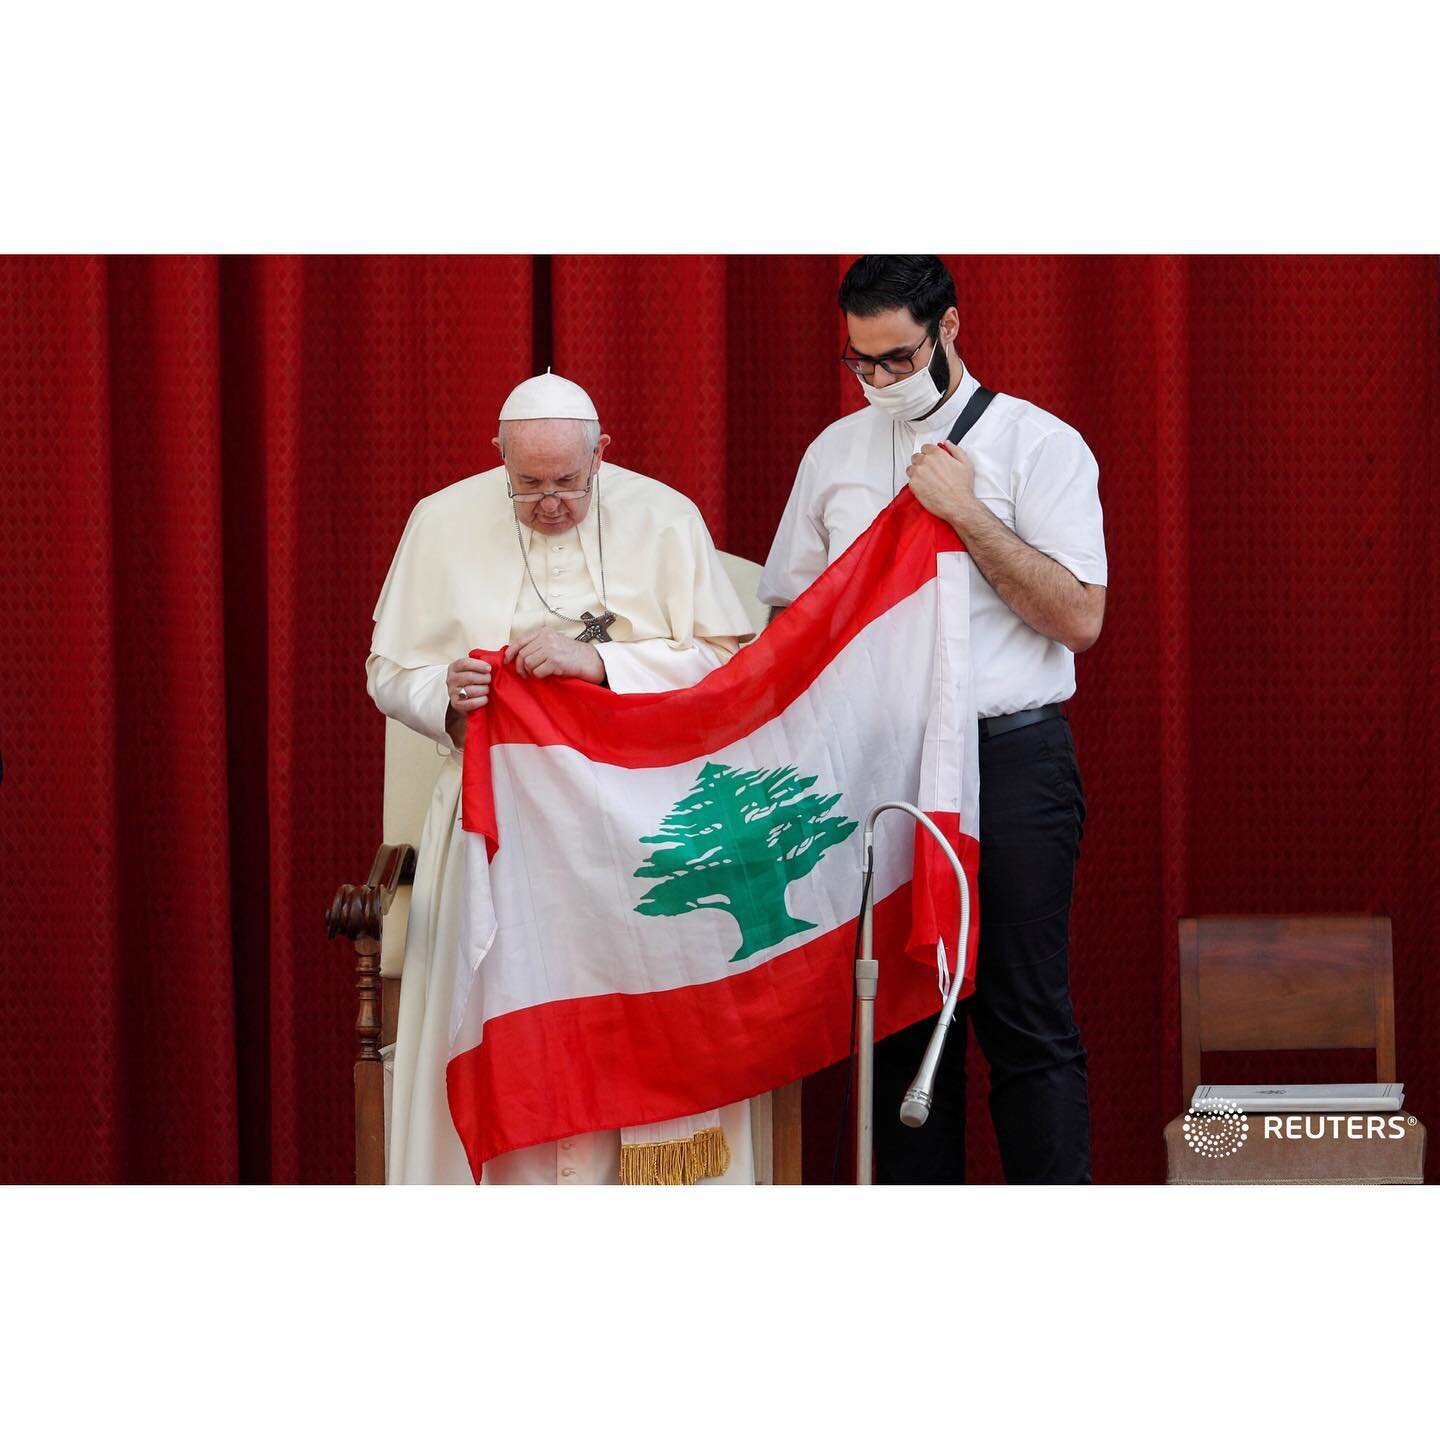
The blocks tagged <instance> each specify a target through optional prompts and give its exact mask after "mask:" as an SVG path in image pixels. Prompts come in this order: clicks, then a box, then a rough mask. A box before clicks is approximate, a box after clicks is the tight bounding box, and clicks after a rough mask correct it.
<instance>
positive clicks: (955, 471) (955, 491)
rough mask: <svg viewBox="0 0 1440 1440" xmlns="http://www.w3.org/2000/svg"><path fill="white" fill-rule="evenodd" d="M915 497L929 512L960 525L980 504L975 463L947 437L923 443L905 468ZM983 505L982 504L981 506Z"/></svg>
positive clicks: (958, 526) (957, 525) (957, 527)
mask: <svg viewBox="0 0 1440 1440" xmlns="http://www.w3.org/2000/svg"><path fill="white" fill-rule="evenodd" d="M905 473H906V475H908V476H909V477H910V488H911V489H912V490H913V491H914V492H915V498H916V499H917V500H918V501H919V502H920V503H921V504H922V505H923V506H924V507H925V508H926V509H927V510H928V511H929V512H930V513H931V514H932V515H938V516H939V517H940V519H942V520H947V521H949V523H950V524H952V525H954V526H955V527H956V529H960V528H962V527H963V525H964V524H965V522H966V520H967V519H968V518H969V517H970V516H971V515H972V514H973V513H974V511H975V507H976V506H977V505H979V504H980V502H979V501H978V500H976V498H975V467H974V466H973V465H972V464H971V463H970V457H969V456H968V455H967V454H966V453H965V452H964V451H963V450H962V449H960V447H959V446H958V445H952V444H951V443H950V442H949V441H948V440H946V441H943V442H942V443H941V444H939V445H922V446H921V447H920V451H919V453H918V454H916V455H913V456H912V457H911V459H910V464H909V467H908V468H907V469H906V471H905ZM982 508H983V507H982Z"/></svg>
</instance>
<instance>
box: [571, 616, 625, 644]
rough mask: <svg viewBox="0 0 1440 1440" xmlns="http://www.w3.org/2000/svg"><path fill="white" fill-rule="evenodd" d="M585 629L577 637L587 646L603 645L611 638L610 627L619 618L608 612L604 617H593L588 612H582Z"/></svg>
mask: <svg viewBox="0 0 1440 1440" xmlns="http://www.w3.org/2000/svg"><path fill="white" fill-rule="evenodd" d="M580 618H581V619H582V620H583V621H584V622H585V628H584V629H583V630H582V631H581V632H580V633H579V634H578V635H577V636H576V637H575V638H576V639H577V640H581V641H584V642H585V643H586V644H595V645H603V644H604V643H605V642H606V641H607V640H608V639H609V638H610V627H611V626H612V625H613V624H614V623H615V621H616V620H617V619H618V618H619V617H618V616H616V615H612V614H611V613H610V611H608V610H606V611H605V612H604V614H602V615H592V614H591V613H590V611H588V610H582V611H581V612H580Z"/></svg>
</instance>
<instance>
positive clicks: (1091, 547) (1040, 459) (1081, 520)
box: [1015, 429, 1109, 585]
mask: <svg viewBox="0 0 1440 1440" xmlns="http://www.w3.org/2000/svg"><path fill="white" fill-rule="evenodd" d="M1020 470H1021V473H1020V483H1019V487H1018V489H1017V491H1016V495H1015V533H1016V534H1017V535H1018V536H1019V537H1020V538H1021V539H1022V540H1023V541H1024V542H1025V543H1026V544H1027V545H1032V546H1034V548H1035V549H1036V550H1039V551H1041V552H1042V553H1043V554H1045V555H1048V556H1049V557H1050V558H1051V559H1052V560H1055V561H1057V562H1058V563H1059V564H1061V565H1063V566H1064V567H1065V568H1066V569H1067V570H1068V571H1069V572H1070V573H1071V574H1072V575H1073V576H1074V577H1075V578H1076V579H1077V580H1079V581H1081V582H1082V583H1084V584H1086V585H1105V584H1108V583H1109V582H1108V579H1107V576H1108V567H1107V564H1106V559H1105V523H1104V516H1103V514H1102V512H1101V509H1100V467H1099V466H1098V465H1097V464H1096V463H1095V457H1094V456H1093V455H1092V454H1091V453H1090V447H1089V446H1088V445H1086V443H1085V442H1084V441H1083V440H1082V439H1081V438H1080V436H1079V435H1078V434H1076V432H1075V431H1074V430H1070V429H1065V430H1057V431H1053V432H1052V433H1051V434H1049V435H1046V436H1045V437H1044V438H1043V439H1042V440H1040V441H1039V442H1038V443H1037V444H1036V445H1035V447H1034V448H1033V449H1032V450H1031V451H1030V453H1029V454H1028V455H1027V456H1026V457H1025V460H1024V462H1023V463H1022V465H1021V467H1020Z"/></svg>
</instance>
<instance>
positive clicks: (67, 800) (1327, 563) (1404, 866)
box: [0, 255, 1440, 1183]
mask: <svg viewBox="0 0 1440 1440" xmlns="http://www.w3.org/2000/svg"><path fill="white" fill-rule="evenodd" d="M848 258H850V257H836V256H743V257H735V256H732V257H721V256H698V255H691V256H555V257H531V256H518V257H515V256H445V257H427V256H402V257H366V256H343V257H319V256H309V257H287V256H266V257H247V256H223V257H214V256H200V257H191V256H163V257H146V256H123V257H111V258H104V257H69V256H67V257H27V256H9V257H3V258H0V756H3V762H4V774H3V781H0V846H3V853H4V854H5V856H6V857H7V861H8V864H7V892H6V895H5V899H4V915H5V919H4V925H3V937H4V947H3V954H0V1024H3V1035H0V1181H4V1182H11V1183H14V1182H27V1181H29V1182H128V1181H136V1182H166V1181H184V1182H234V1181H244V1182H266V1181H274V1182H283V1183H295V1182H342V1181H345V1180H346V1179H348V1178H349V1177H350V1175H351V1173H352V1164H353V1139H352V1135H353V1131H352V1120H351V1108H350V1107H351V1089H350V1064H351V1059H352V1055H353V1047H354V1041H353V1030H352V1024H353V999H352V996H353V977H352V971H351V963H350V957H349V955H348V953H347V952H346V950H345V948H344V947H343V946H342V945H340V944H336V943H332V942H328V941H327V940H326V939H325V935H324V928H323V924H322V921H321V914H322V912H323V909H324V907H325V905H326V904H327V903H328V901H329V898H330V896H331V894H332V893H333V892H334V889H335V887H336V886H337V885H339V884H340V883H342V882H345V881H349V882H356V881H359V880H362V879H363V878H364V876H365V873H366V871H367V870H368V867H369V864H370V860H371V858H372V856H373V853H374V847H375V844H376V843H377V841H378V835H379V813H380V780H381V758H382V745H383V730H384V726H383V721H382V720H381V717H380V716H379V714H378V713H377V712H376V711H375V710H374V708H373V706H372V705H371V704H370V702H369V700H368V698H367V697H366V695H365V690H364V677H363V673H362V666H363V662H364V658H365V654H366V650H367V644H368V639H369V631H370V612H371V608H372V606H373V604H374V600H375V596H376V594H377V593H378V590H379V586H380V582H381V580H382V579H383V577H384V574H385V570H386V567H387V565H388V563H389V559H390V556H391V554H392V553H393V550H394V547H395V544H396V541H397V540H398V538H399V535H400V531H401V529H402V527H403V525H404V521H405V517H406V515H407V514H408V513H409V510H410V508H411V506H412V505H413V504H414V502H415V500H416V499H417V498H418V497H419V496H420V495H422V494H425V493H427V492H428V491H431V490H434V489H437V488H439V487H440V486H442V485H445V484H448V483H450V482H451V481H453V480H456V479H459V478H461V477H462V476H464V475H468V474H472V473H474V472H475V471H477V470H481V469H484V468H487V467H488V466H489V465H490V464H492V463H493V455H494V452H493V450H492V449H491V447H490V443H489V442H490V437H491V436H492V435H493V434H494V428H495V416H496V413H497V411H498V409H499V405H500V402H501V400H502V399H503V397H504V395H505V393H506V392H507V391H508V390H509V388H510V387H511V386H512V385H513V384H514V383H515V382H516V381H517V380H518V379H520V378H522V377H523V376H524V375H526V374H528V373H531V371H532V370H533V369H534V368H537V367H538V368H542V369H543V367H544V364H545V363H546V362H547V361H553V363H554V365H555V368H556V369H557V370H558V371H559V372H560V373H562V374H565V375H568V376H570V378H572V379H574V380H577V381H578V382H579V383H581V384H582V385H584V386H586V388H587V389H589V390H590V392H591V394H592V395H593V396H594V397H595V399H596V401H597V404H598V406H599V409H600V413H601V417H602V421H603V423H604V425H605V428H606V430H607V431H608V432H609V433H610V434H611V435H612V436H613V437H614V443H613V446H612V449H611V450H610V451H609V452H608V458H613V459H614V460H615V461H616V462H617V463H619V464H622V465H625V466H627V467H629V468H632V469H637V470H641V471H644V472H646V473H649V474H651V475H654V476H656V477H657V478H659V479H661V480H664V481H666V482H667V483H668V484H671V485H673V486H675V487H676V488H678V489H680V490H682V491H684V492H685V493H686V494H688V495H690V496H691V497H692V498H693V499H694V500H695V501H696V502H697V504H699V506H700V507H701V509H702V511H703V513H704V514H705V517H706V520H707V522H708V523H709V525H710V527H711V530H712V533H713V534H714V536H715V539H716V542H717V543H718V544H720V545H721V546H722V547H724V548H726V549H729V550H732V551H735V552H737V553H739V554H742V555H746V556H749V557H750V558H752V559H756V560H763V558H764V555H765V551H766V549H767V547H768V544H769V541H770V537H771V535H772V534H773V533H774V528H775V524H776V522H777V521H778V519H779V515H780V511H781V508H782V507H783V505H784V501H785V497H786V494H787V492H788V489H789V486H790V483H791V481H792V480H793V478H794V474H795V469H796V467H797V466H798V464H799V461H800V457H801V455H802V454H803V452H804V449H805V446H806V445H807V444H808V443H809V441H810V440H811V439H812V438H813V437H814V435H816V434H817V433H818V432H819V431H820V430H821V429H822V428H823V427H824V426H825V425H826V424H828V423H829V422H830V421H831V420H833V419H835V418H837V417H838V416H839V415H841V414H842V413H845V412H847V411H848V410H850V409H853V408H854V407H855V406H856V405H858V404H860V403H862V402H861V397H860V394H859V391H858V387H857V386H856V384H855V381H854V380H853V379H852V378H851V377H850V376H849V375H848V374H847V373H846V372H845V371H844V369H843V367H842V366H841V365H840V364H839V361H838V359H837V357H838V355H839V352H840V348H841V345H842V343H843V328H842V323H841V318H840V315H839V311H838V309H837V307H836V304H835V289H836V286H837V284H838V282H839V279H840V276H841V275H842V274H843V271H844V268H845V264H846V261H847V260H848ZM947 259H948V260H949V261H950V264H951V267H952V270H953V272H954V274H955V277H956V282H957V286H958V290H959V300H960V315H961V330H960V348H961V354H962V355H963V357H964V359H965V361H966V363H967V365H968V366H969V367H970V369H971V370H972V371H973V372H974V373H975V374H976V375H977V376H978V377H979V378H980V379H981V380H982V381H983V382H984V383H985V384H987V385H989V386H991V387H992V388H994V389H997V390H1001V391H1005V392H1008V393H1011V394H1016V395H1020V396H1023V397H1024V398H1026V399H1029V400H1032V401H1034V402H1035V403H1037V404H1039V405H1042V406H1044V407H1045V408H1046V409H1048V410H1051V411H1053V412H1055V413H1056V414H1058V415H1060V416H1061V417H1063V418H1064V419H1065V420H1067V421H1069V422H1070V423H1071V424H1073V425H1075V426H1076V427H1077V428H1078V429H1079V430H1080V432H1081V433H1082V434H1083V435H1084V437H1085V439H1086V440H1087V442H1088V443H1089V445H1090V447H1091V449H1092V450H1093V451H1094V452H1095V454H1096V456H1097V458H1098V459H1099V463H1100V475H1101V482H1100V483H1101V497H1102V500H1103V502H1104V505H1105V519H1106V538H1107V545H1108V549H1109V557H1110V570H1111V580H1112V583H1111V589H1110V594H1109V607H1108V612H1107V616H1106V624H1105V631H1104V634H1103V635H1102V637H1101V639H1100V642H1099V644H1098V645H1097V646H1096V647H1095V648H1094V649H1093V650H1092V651H1090V652H1088V653H1086V654H1085V655H1083V656H1082V657H1081V658H1080V660H1079V661H1078V665H1077V668H1078V676H1079V680H1078V683H1079V690H1078V694H1077V696H1076V699H1075V701H1074V702H1073V705H1072V707H1071V713H1072V721H1073V725H1074V729H1075V733H1076V737H1077V748H1078V751H1079V756H1080V764H1081V769H1082V774H1083V779H1084V784H1085V790H1086V797H1087V801H1088V805H1089V814H1088V818H1087V822H1086V832H1085V839H1084V846H1083V850H1082V855H1081V862H1080V872H1079V884H1078V889H1077V895H1076V908H1075V916H1074V933H1073V943H1072V950H1071V968H1072V986H1073V992H1074V996H1075V1004H1076V1010H1077V1014H1078V1018H1079V1022H1080V1026H1081V1031H1082V1034H1083V1036H1084V1040H1085V1044H1086V1047H1087V1049H1088V1050H1089V1053H1090V1076H1091V1095H1092V1114H1093V1117H1094V1132H1095V1133H1094V1173H1095V1177H1096V1179H1097V1180H1099V1181H1102V1182H1103V1181H1116V1182H1151V1181H1157V1180H1159V1179H1161V1178H1162V1168H1163V1149H1162V1145H1161V1140H1160V1136H1161V1131H1162V1129H1163V1127H1164V1124H1165V1123H1166V1121H1167V1120H1169V1119H1170V1118H1171V1117H1172V1116H1173V1115H1174V1114H1175V1113H1176V1112H1177V1110H1178V1109H1179V1108H1180V1094H1179V1061H1178V1027H1179V1014H1178V987H1177V957H1176V950H1175V919H1176V917H1177V916H1178V915H1180V914H1183V913H1205V912H1211V911H1234V912H1245V911H1262V910H1264V911H1271V910H1273V911H1288V910H1299V911H1304V910H1327V911H1335V910H1371V911H1376V912H1383V913H1386V914H1389V915H1391V916H1392V917H1393V919H1394V935H1395V984H1396V1016H1397V1049H1398V1053H1399V1058H1400V1069H1401V1078H1402V1079H1403V1080H1404V1081H1405V1084H1406V1092H1407V1104H1408V1105H1409V1107H1410V1108H1411V1109H1412V1110H1414V1111H1415V1112H1416V1113H1418V1114H1420V1115H1421V1116H1422V1117H1426V1116H1428V1115H1429V1114H1430V1113H1431V1112H1432V1111H1434V1110H1435V1108H1436V1107H1437V1105H1440V1053H1437V1047H1436V1042H1435V1039H1434V1036H1435V1035H1436V1034H1437V1033H1440V998H1437V996H1440V987H1437V984H1436V982H1435V980H1434V978H1433V974H1432V971H1433V966H1431V964H1430V961H1429V950H1430V942H1431V938H1432V936H1433V935H1434V934H1435V933H1436V931H1437V923H1440V913H1437V911H1440V903H1437V898H1436V896H1437V889H1440V887H1437V886H1436V884H1435V880H1434V876H1435V874H1436V873H1437V868H1440V838H1437V837H1440V826H1437V824H1436V820H1437V816H1440V761H1437V759H1436V758H1435V754H1436V747H1435V743H1434V739H1433V736H1434V732H1435V730H1436V727H1437V723H1440V656H1437V651H1436V648H1435V646H1434V643H1433V640H1432V638H1431V637H1432V635H1433V633H1434V622H1435V621H1436V620H1437V619H1440V567H1437V566H1436V565H1435V563H1434V557H1435V555H1436V554H1437V552H1440V490H1437V486H1436V477H1437V474H1440V465H1437V461H1440V422H1437V408H1440V268H1437V263H1436V261H1435V259H1434V257H1427V256H1404V257H1243V256H1223V257H1222V256H1215V257H1205V258H1196V259H1185V258H1177V257H1106V256H1085V257H1047V256H1023V257H1010V256H985V257H965V256H950V257H947ZM537 321H538V325H537ZM976 1048H977V1047H974V1046H972V1047H970V1051H971V1081H972V1084H971V1109H970V1136H969V1140H970V1173H971V1175H972V1178H973V1179H975V1180H977V1181H984V1180H993V1179H997V1178H999V1173H1000V1172H999V1163H998V1157H997V1156H996V1153H995V1147H994V1141H993V1136H992V1135H991V1132H990V1126H989V1120H988V1116H987V1114H986V1112H985V1105H984V1095H985V1084H984V1080H983V1064H982V1062H981V1061H980V1059H979V1057H978V1055H977V1054H976ZM1249 1063H1250V1062H1247V1061H1246V1060H1245V1058H1244V1057H1230V1058H1229V1059H1227V1060H1225V1061H1224V1063H1223V1065H1222V1067H1221V1068H1219V1069H1217V1071H1216V1073H1215V1074H1214V1075H1213V1076H1212V1075H1210V1074H1207V1079H1209V1078H1214V1079H1217V1080H1222V1081H1223V1080H1225V1079H1227V1078H1237V1079H1244V1078H1252V1074H1253V1066H1252V1069H1251V1070H1249V1071H1246V1070H1245V1066H1246V1065H1247V1064H1249ZM1235 1066H1239V1067H1241V1070H1242V1072H1243V1073H1238V1074H1237V1073H1234V1067H1235ZM1365 1066H1366V1059H1365V1057H1361V1056H1345V1055H1342V1056H1332V1057H1330V1058H1328V1059H1326V1060H1322V1061H1316V1060H1315V1059H1314V1058H1313V1057H1307V1058H1304V1059H1301V1058H1299V1057H1296V1058H1295V1059H1293V1060H1291V1061H1288V1062H1282V1068H1283V1069H1284V1074H1283V1076H1279V1077H1277V1076H1276V1075H1275V1074H1274V1068H1275V1067H1274V1066H1273V1065H1272V1066H1271V1069H1270V1071H1269V1072H1267V1074H1266V1075H1265V1076H1262V1078H1285V1079H1289V1080H1304V1079H1307V1078H1340V1079H1343V1078H1364V1074H1365ZM1226 1067H1228V1068H1226ZM1317 1067H1318V1072H1323V1074H1320V1073H1317ZM840 1090H841V1087H840V1083H839V1078H838V1075H837V1074H836V1073H834V1072H832V1073H830V1074H828V1075H826V1076H822V1077H821V1078H820V1079H818V1080H816V1081H814V1082H812V1083H811V1084H810V1085H809V1086H808V1087H807V1102H806V1105H807V1108H806V1122H807V1134H806V1149H807V1157H806V1159H807V1178H808V1179H811V1180H814V1181H821V1180H824V1179H827V1178H828V1176H829V1173H830V1158H831V1147H832V1146H833V1143H834V1137H835V1124H836V1121H837V1118H838V1109H837V1107H838V1105H839V1101H840ZM1433 1163H1434V1162H1432V1165H1433ZM1432 1178H1433V1176H1432Z"/></svg>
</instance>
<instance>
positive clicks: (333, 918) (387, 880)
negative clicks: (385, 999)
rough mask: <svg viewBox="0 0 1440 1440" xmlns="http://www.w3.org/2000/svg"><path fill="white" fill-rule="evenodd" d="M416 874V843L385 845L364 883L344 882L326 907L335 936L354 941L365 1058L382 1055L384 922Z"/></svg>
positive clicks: (358, 1029)
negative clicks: (402, 889) (381, 987)
mask: <svg viewBox="0 0 1440 1440" xmlns="http://www.w3.org/2000/svg"><path fill="white" fill-rule="evenodd" d="M414 878H415V847H414V846H413V845H382V846H381V847H380V848H379V849H378V850H377V851H376V852H375V863H374V864H373V865H372V866H371V867H370V878H369V879H368V880H367V881H366V882H365V883H364V884H363V885H342V886H341V887H340V888H339V889H338V890H337V891H336V892H335V898H334V899H333V900H332V901H331V902H330V908H329V909H328V910H327V911H326V912H325V929H326V931H327V932H328V934H329V936H330V939H332V940H333V939H334V938H335V937H336V936H337V935H344V936H345V937H346V938H347V939H348V940H350V941H352V942H353V943H354V946H355V988H356V991H357V992H358V999H359V1013H358V1015H357V1017H356V1021H355V1033H356V1035H357V1036H358V1037H359V1041H360V1053H359V1056H358V1057H357V1058H358V1059H360V1060H378V1059H379V1058H380V1044H379V1041H380V1005H379V998H380V926H381V924H382V923H383V921H384V919H385V914H386V912H387V911H388V910H389V909H390V902H391V901H392V900H394V898H395V892H396V891H397V890H398V889H399V888H400V886H402V885H408V884H409V883H410V882H411V881H412V880H413V879H414Z"/></svg>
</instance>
